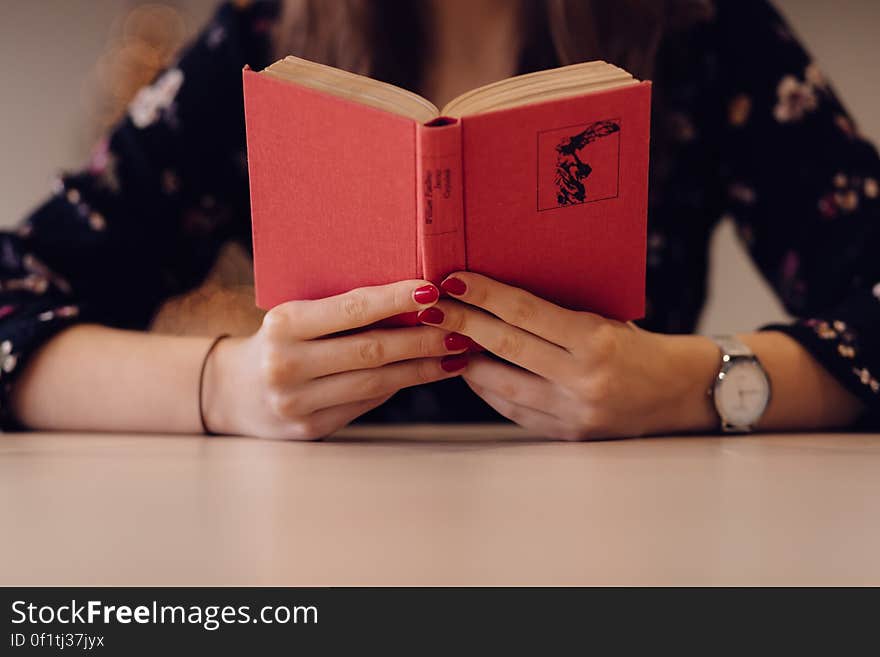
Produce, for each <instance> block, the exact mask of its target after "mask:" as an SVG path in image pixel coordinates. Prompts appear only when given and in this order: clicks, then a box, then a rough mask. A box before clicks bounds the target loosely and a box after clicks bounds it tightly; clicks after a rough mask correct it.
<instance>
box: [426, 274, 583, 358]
mask: <svg viewBox="0 0 880 657" xmlns="http://www.w3.org/2000/svg"><path fill="white" fill-rule="evenodd" d="M440 289H441V290H443V291H444V292H446V293H447V294H449V295H450V296H452V297H454V298H455V299H458V300H459V301H463V302H465V303H467V304H470V305H472V306H477V307H479V308H483V309H484V310H488V311H489V312H490V313H492V314H493V315H495V316H496V317H499V318H500V319H503V320H504V321H505V322H507V323H508V324H511V325H512V326H518V327H519V328H521V329H523V330H525V331H528V332H529V333H534V334H535V335H537V336H540V337H542V338H544V339H545V340H548V341H550V342H553V343H554V344H558V345H561V346H564V347H565V346H568V343H569V341H570V340H571V338H572V336H571V335H570V333H571V329H570V328H569V327H570V326H571V324H572V320H573V319H574V318H575V316H576V315H577V314H578V313H575V312H573V311H571V310H568V309H566V308H562V307H561V306H557V305H556V304H554V303H551V302H549V301H546V300H545V299H542V298H540V297H538V296H535V295H534V294H532V293H530V292H526V291H525V290H523V289H520V288H518V287H513V286H512V285H506V284H504V283H499V282H498V281H496V280H493V279H491V278H488V277H486V276H481V275H480V274H474V273H472V272H457V273H455V274H452V275H451V276H449V277H448V278H446V280H444V281H443V282H442V283H441V284H440Z"/></svg>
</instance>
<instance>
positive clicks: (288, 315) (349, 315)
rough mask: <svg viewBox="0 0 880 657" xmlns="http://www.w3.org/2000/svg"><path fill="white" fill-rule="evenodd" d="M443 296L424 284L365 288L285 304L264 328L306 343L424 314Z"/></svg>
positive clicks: (414, 282)
mask: <svg viewBox="0 0 880 657" xmlns="http://www.w3.org/2000/svg"><path fill="white" fill-rule="evenodd" d="M439 296H440V292H439V290H438V289H437V287H436V286H434V285H433V284H432V283H429V282H428V281H421V280H410V281H399V282H397V283H390V284H388V285H376V286H372V287H361V288H357V289H355V290H351V291H349V292H345V293H344V294H338V295H336V296H333V297H327V298H326V299H316V300H314V301H288V302H287V303H282V304H280V305H278V306H276V307H275V308H273V309H272V310H270V311H269V312H268V313H266V316H265V317H264V318H263V325H264V326H265V327H266V328H267V330H268V331H270V332H271V333H272V334H274V335H275V336H276V337H278V338H282V339H288V338H290V339H300V340H306V339H310V338H317V337H320V336H323V335H329V334H331V333H338V332H340V331H348V330H351V329H354V328H359V327H362V326H367V325H369V324H372V323H374V322H378V321H379V320H382V319H386V318H388V317H392V316H394V315H400V314H402V313H408V312H415V311H418V310H423V309H425V308H428V307H429V306H432V305H433V304H434V303H435V302H436V301H437V299H438V298H439Z"/></svg>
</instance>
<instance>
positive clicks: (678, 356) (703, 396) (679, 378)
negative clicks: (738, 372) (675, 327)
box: [664, 335, 720, 433]
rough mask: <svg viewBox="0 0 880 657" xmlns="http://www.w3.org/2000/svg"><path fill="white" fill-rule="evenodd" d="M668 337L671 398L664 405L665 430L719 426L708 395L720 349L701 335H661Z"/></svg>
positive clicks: (704, 428)
mask: <svg viewBox="0 0 880 657" xmlns="http://www.w3.org/2000/svg"><path fill="white" fill-rule="evenodd" d="M664 337H665V338H666V340H667V351H666V353H667V371H668V372H670V376H671V378H672V381H671V382H670V386H669V391H670V392H671V393H672V398H671V400H670V401H669V403H668V404H667V405H666V406H667V408H668V409H669V416H668V418H667V419H666V422H665V424H666V425H667V426H666V427H664V429H665V430H671V431H676V432H691V433H695V432H709V431H716V430H717V429H718V413H717V411H716V410H715V405H714V404H713V402H712V397H711V396H710V395H709V390H710V389H711V387H712V384H713V382H714V381H715V377H716V376H717V375H718V367H719V362H720V360H719V358H720V357H719V352H718V347H717V346H716V345H715V343H714V342H712V340H710V339H709V338H707V337H704V336H701V335H671V336H664Z"/></svg>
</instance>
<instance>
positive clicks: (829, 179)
mask: <svg viewBox="0 0 880 657" xmlns="http://www.w3.org/2000/svg"><path fill="white" fill-rule="evenodd" d="M705 6H706V8H707V11H706V12H705V14H706V15H705V17H704V19H703V20H701V21H700V22H699V23H698V24H697V25H694V26H692V27H690V28H688V29H687V30H681V31H678V32H675V33H670V34H669V35H668V36H667V37H666V38H665V39H664V41H663V42H662V44H661V47H660V50H659V52H658V56H657V61H656V67H655V72H654V76H653V79H654V84H655V92H659V93H658V94H655V95H662V97H663V98H664V103H665V105H664V109H665V111H664V112H663V113H662V114H661V113H660V112H655V121H657V122H659V121H661V120H663V121H664V124H663V125H659V124H657V125H655V130H654V131H655V134H659V133H663V134H667V135H669V137H670V138H669V139H668V140H666V141H664V142H662V143H661V142H660V141H659V140H654V141H655V147H656V148H661V147H662V148H663V149H665V150H664V151H663V157H662V158H661V157H656V156H655V154H652V181H651V192H650V202H649V234H648V254H647V257H648V274H647V290H648V304H647V305H648V310H647V315H646V317H645V318H644V319H643V320H642V321H641V322H640V323H641V325H642V326H644V327H645V328H648V329H651V330H654V331H664V332H692V331H693V330H694V328H695V325H696V322H697V319H698V316H699V313H700V310H701V308H702V306H703V302H704V300H705V296H706V284H705V281H706V267H707V247H708V240H709V237H710V234H711V232H712V230H713V228H714V226H715V225H716V223H717V221H718V220H719V218H720V217H722V216H725V215H727V216H731V217H733V219H734V220H735V222H736V225H737V227H738V232H739V236H740V238H741V239H742V241H743V242H744V243H745V245H746V246H747V247H748V250H749V252H750V253H751V255H752V257H753V259H754V261H755V263H756V264H757V266H758V267H759V268H760V270H761V272H762V273H763V275H764V277H765V278H766V280H767V281H768V282H769V283H770V284H771V285H772V287H773V288H774V290H775V291H776V294H777V295H778V296H779V298H780V299H781V300H782V302H783V303H784V305H785V307H786V308H787V309H788V311H789V312H790V313H791V314H792V315H794V316H796V317H798V318H799V319H797V320H796V321H794V322H792V323H790V324H787V325H775V326H771V327H764V328H772V329H773V330H778V331H783V332H785V333H787V334H788V335H790V336H791V337H792V338H794V339H795V340H797V341H798V342H799V343H800V344H802V345H803V346H804V347H805V348H806V349H807V350H808V351H809V352H810V353H811V354H812V355H813V356H814V357H815V358H816V359H817V361H818V362H820V363H821V364H822V365H823V366H824V367H825V368H826V369H827V370H828V371H829V372H830V373H831V374H832V375H833V376H834V377H835V378H836V379H837V380H838V381H839V382H840V383H841V384H842V385H843V386H844V387H845V388H846V389H848V390H850V391H851V392H852V393H854V394H855V395H857V396H858V397H859V398H860V399H861V400H862V401H863V402H864V404H865V406H866V408H867V409H868V411H867V413H866V415H865V419H864V422H865V424H866V425H871V426H875V427H876V426H877V425H878V424H880V159H878V155H877V151H876V150H875V148H874V147H873V146H872V145H871V144H870V143H868V142H867V141H866V140H865V139H864V138H863V137H862V136H860V134H859V132H858V129H857V127H856V126H855V125H854V124H853V121H852V119H851V118H850V117H849V116H848V115H847V113H846V111H845V110H844V108H843V107H842V106H841V104H840V102H839V100H838V99H837V97H836V96H835V95H834V92H833V90H832V88H831V86H830V85H829V83H828V81H827V80H826V79H825V78H824V77H823V75H822V73H821V71H820V69H819V68H818V67H817V66H816V64H815V63H814V62H813V61H812V60H811V59H810V57H809V56H808V54H807V53H806V52H805V51H804V49H803V48H802V46H801V45H800V44H799V43H798V42H797V40H796V39H795V37H794V36H793V35H792V33H791V31H790V30H789V28H788V27H787V25H786V24H785V23H784V22H783V20H782V19H781V18H780V16H779V15H778V14H777V13H776V12H775V11H774V10H773V9H772V8H771V7H770V6H769V5H768V4H767V3H766V2H765V1H764V0H735V1H734V0H731V1H729V2H727V1H723V0H716V1H715V2H714V3H709V2H706V5H705ZM277 15H278V6H277V3H275V2H266V1H262V2H259V1H256V2H244V1H241V0H239V1H236V2H234V3H232V2H231V3H228V4H224V5H222V6H221V7H220V8H219V10H218V12H217V13H216V15H215V17H214V18H213V20H212V21H211V23H210V24H209V25H208V26H207V27H206V29H205V30H204V31H203V32H202V34H201V36H200V37H199V38H198V39H197V40H196V41H195V42H194V43H193V44H192V45H191V46H190V47H189V48H188V49H187V50H186V51H185V52H183V54H182V55H181V56H180V58H179V59H178V60H177V62H176V64H175V65H174V66H173V67H172V68H171V69H169V70H167V71H166V72H164V73H163V74H162V75H160V76H159V77H158V79H156V80H155V82H154V83H153V84H152V85H151V86H149V87H146V88H144V89H142V90H141V91H140V92H139V94H138V95H137V97H136V98H135V100H134V101H133V102H132V104H131V106H130V109H129V112H128V115H127V116H126V118H125V119H124V120H123V121H122V122H121V123H119V125H118V126H117V127H116V128H115V130H114V131H113V132H112V134H110V135H109V136H108V137H107V139H106V140H104V141H102V142H101V143H100V144H99V145H98V146H97V148H96V149H95V151H94V153H93V155H92V157H91V159H90V160H89V162H88V163H87V164H86V165H85V167H84V168H83V169H82V170H81V171H78V172H75V173H68V174H65V175H62V176H60V177H59V178H58V180H57V182H56V183H55V187H54V189H53V190H52V194H51V196H50V197H49V198H48V200H47V201H46V202H45V203H44V204H43V205H42V206H40V207H39V208H37V209H36V210H35V211H34V212H33V214H31V215H30V216H29V217H27V218H26V219H25V220H24V221H23V222H22V223H21V224H20V225H19V227H18V228H17V230H14V231H9V232H2V233H0V351H2V353H0V417H2V422H3V425H4V426H6V427H14V426H16V425H15V419H14V418H13V417H12V416H11V414H10V413H9V410H8V409H9V405H8V401H7V400H8V395H9V393H10V391H11V390H12V389H13V387H14V386H15V385H16V380H17V377H18V375H19V374H20V373H21V371H22V369H23V368H24V367H26V366H27V364H28V360H29V359H30V358H31V357H32V355H33V354H34V352H35V351H36V350H37V349H39V348H40V346H41V345H43V344H44V343H45V342H46V341H47V340H49V339H50V338H51V337H52V336H53V335H54V334H56V333H57V332H58V331H60V330H62V329H64V328H66V327H69V326H71V325H73V324H75V323H77V322H97V323H102V324H105V325H109V326H115V327H121V328H129V329H144V328H145V327H147V326H148V324H149V322H150V320H151V317H152V315H153V314H154V312H155V311H156V309H157V308H158V306H159V305H160V304H161V303H162V302H163V301H164V300H165V299H167V298H169V297H170V296H172V295H175V294H180V293H182V292H185V291H187V290H189V289H192V288H193V287H195V286H197V285H198V284H199V283H200V282H201V281H202V280H203V279H204V277H205V275H206V274H207V272H208V270H209V268H210V267H211V266H212V264H213V262H214V260H215V258H216V256H217V253H218V250H219V248H220V246H221V245H223V244H224V243H226V242H227V241H230V240H235V241H239V242H240V243H242V244H243V245H245V246H246V247H248V248H250V224H249V216H250V213H249V203H248V178H247V167H246V148H245V134H244V120H243V105H242V89H241V69H242V67H243V66H244V65H245V64H250V65H251V66H252V67H253V68H261V67H263V66H265V65H267V64H268V63H269V59H270V57H271V49H270V41H269V32H270V28H271V27H272V25H273V23H274V22H275V20H276V18H277ZM660 117H665V118H662V119H661V118H660ZM498 417H499V416H497V415H496V414H495V413H494V411H492V410H491V409H489V407H488V406H486V405H485V404H484V403H483V402H482V401H481V400H480V399H479V398H477V397H476V396H475V395H473V394H472V393H471V392H470V390H469V389H468V388H467V387H466V386H465V385H464V384H463V383H462V382H461V381H460V379H457V378H456V379H452V380H449V381H443V382H440V383H437V384H432V385H430V386H423V387H421V388H416V389H407V390H404V391H401V392H400V393H398V394H397V395H396V396H395V397H394V398H393V399H392V400H390V401H389V402H387V403H386V404H385V405H383V406H382V407H380V408H379V409H376V410H375V411H373V412H371V413H370V414H369V418H371V419H377V420H383V421H394V420H414V419H418V420H423V421H443V420H468V421H474V420H492V419H497V418H498Z"/></svg>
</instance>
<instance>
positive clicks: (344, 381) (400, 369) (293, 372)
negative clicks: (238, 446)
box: [203, 281, 469, 440]
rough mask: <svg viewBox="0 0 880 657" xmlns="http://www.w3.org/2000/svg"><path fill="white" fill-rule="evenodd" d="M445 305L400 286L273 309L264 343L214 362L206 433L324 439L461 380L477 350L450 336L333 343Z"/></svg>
mask: <svg viewBox="0 0 880 657" xmlns="http://www.w3.org/2000/svg"><path fill="white" fill-rule="evenodd" d="M439 296H440V293H439V291H438V290H437V288H436V287H435V286H434V285H431V284H430V283H428V282H427V281H402V282H399V283H392V284H390V285H382V286H376V287H365V288H360V289H357V290H352V291H351V292H347V293H345V294H341V295H338V296H335V297H329V298H327V299H320V300H316V301H291V302H289V303H285V304H282V305H279V306H277V307H275V308H273V309H272V310H270V311H269V312H268V313H267V314H266V316H265V318H264V320H263V324H262V327H261V328H260V330H259V331H258V332H257V333H256V334H254V335H253V336H251V337H249V338H228V339H226V340H224V341H222V342H221V343H220V344H219V345H218V346H217V348H216V350H215V351H214V353H213V354H212V356H211V358H210V360H209V362H208V365H207V368H206V371H205V389H204V392H203V400H204V402H205V412H206V423H207V425H208V428H209V429H211V430H212V431H215V432H217V433H229V434H243V435H253V436H260V437H264V438H286V439H295V440H311V439H317V438H322V437H324V436H327V435H329V434H331V433H333V432H334V431H336V430H337V429H340V428H342V427H344V426H345V425H346V424H348V423H349V422H351V421H352V420H354V419H355V418H356V417H358V416H359V415H362V414H363V413H365V412H367V411H368V410H370V409H372V408H375V407H376V406H378V405H379V404H381V403H382V402H384V401H385V400H386V399H388V398H389V397H390V396H391V395H393V394H394V393H395V392H397V391H398V390H400V389H401V388H405V387H408V386H414V385H418V384H420V383H429V382H431V381H438V380H440V379H446V378H450V377H453V376H457V375H459V374H460V373H461V372H462V371H463V369H464V368H465V366H466V365H467V357H466V356H464V355H462V354H463V352H464V350H465V349H466V348H467V346H468V344H469V343H468V340H467V339H466V338H463V337H462V336H454V335H449V332H448V331H442V330H439V329H436V328H431V327H426V326H415V327H408V328H391V329H371V330H366V331H363V332H359V333H353V334H349V335H341V336H338V335H334V334H338V333H340V332H343V331H351V330H352V329H358V328H362V327H366V326H369V325H370V324H373V323H375V322H378V321H380V320H383V319H386V318H389V317H393V316H395V315H398V314H401V313H407V312H415V311H419V310H424V309H426V308H429V307H431V306H433V305H434V304H435V303H436V301H437V299H438V298H439ZM450 354H456V355H450Z"/></svg>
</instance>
